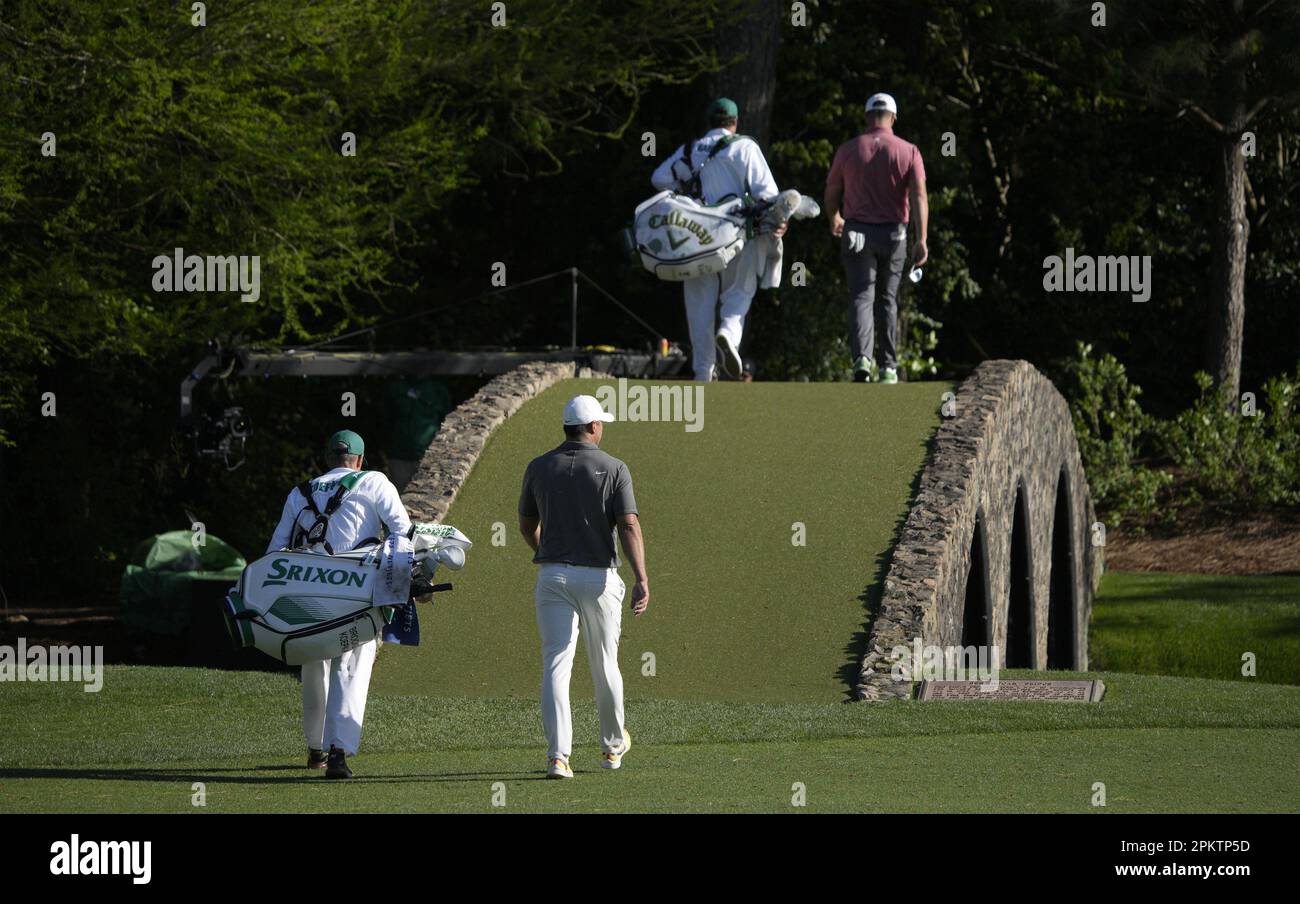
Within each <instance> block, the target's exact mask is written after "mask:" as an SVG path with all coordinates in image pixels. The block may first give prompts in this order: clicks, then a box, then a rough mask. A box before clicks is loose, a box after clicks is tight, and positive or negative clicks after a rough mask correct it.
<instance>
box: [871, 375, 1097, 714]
mask: <svg viewBox="0 0 1300 904" xmlns="http://www.w3.org/2000/svg"><path fill="white" fill-rule="evenodd" d="M940 394H941V393H940V392H939V391H938V390H936V398H935V404H936V405H940V404H942V400H941V399H940V398H939V396H940ZM954 405H955V411H953V410H951V409H950V411H948V412H945V415H947V414H949V413H951V416H945V418H944V420H943V422H942V423H941V424H940V426H939V429H938V431H937V432H936V434H935V438H934V442H933V448H932V451H931V454H930V457H929V459H928V460H927V462H926V465H925V468H924V470H923V471H922V473H921V479H920V486H919V489H918V492H917V494H916V497H915V499H913V501H912V508H911V511H910V512H909V513H908V517H907V520H906V521H905V523H904V525H903V530H902V532H901V534H900V536H899V541H898V544H897V545H896V546H895V547H894V551H893V557H892V559H891V563H890V567H889V571H888V573H887V574H886V576H885V586H884V592H883V594H882V598H881V604H880V607H879V609H878V611H877V612H876V613H875V617H874V618H873V620H872V622H871V625H870V627H869V629H868V641H867V651H866V655H865V657H864V659H863V662H862V667H861V670H860V673H859V679H858V684H857V687H856V689H855V690H856V693H855V696H857V697H858V698H859V699H878V698H881V697H910V696H911V694H912V687H911V683H910V682H895V681H893V680H892V677H891V674H890V673H891V669H892V668H893V666H894V661H895V658H896V657H895V656H894V653H895V651H896V650H897V649H898V648H900V647H901V648H904V649H911V648H912V645H913V644H914V642H915V641H916V640H917V639H920V640H921V642H922V643H923V644H937V645H940V646H957V645H959V644H960V642H961V640H962V635H963V626H964V623H965V613H966V586H967V580H968V577H969V575H970V572H971V568H972V561H971V551H972V549H973V548H975V544H974V537H975V534H976V531H977V529H982V530H983V535H982V537H981V545H982V547H983V550H982V551H983V553H984V555H985V556H986V558H985V559H984V561H983V567H984V569H985V574H986V577H987V587H988V601H989V606H990V611H989V621H988V624H989V628H990V632H989V633H990V634H991V637H990V640H991V642H992V643H993V644H994V645H996V646H998V647H1000V648H1002V649H1003V650H1004V651H1005V650H1007V648H1008V622H1009V621H1010V622H1011V626H1010V627H1011V632H1012V633H1015V632H1021V631H1022V630H1023V627H1024V624H1025V623H1024V612H1025V608H1026V600H1027V606H1028V611H1029V618H1028V623H1029V629H1030V631H1029V638H1028V639H1029V643H1028V653H1029V656H1028V662H1026V663H1024V665H1029V666H1031V667H1033V668H1035V669H1043V668H1047V667H1048V658H1049V657H1048V622H1049V615H1050V611H1049V602H1050V600H1051V599H1052V598H1053V596H1052V593H1051V580H1052V561H1053V558H1054V557H1053V555H1052V554H1051V551H1052V549H1053V546H1052V543H1053V533H1054V525H1055V523H1056V521H1057V520H1058V519H1057V518H1056V517H1055V515H1056V508H1057V503H1058V497H1062V493H1063V494H1064V495H1063V499H1064V502H1063V503H1062V504H1063V505H1064V506H1065V511H1066V512H1067V513H1068V518H1067V519H1066V521H1065V525H1066V526H1065V527H1064V528H1063V529H1062V531H1060V532H1058V533H1056V541H1057V542H1058V543H1059V544H1062V546H1061V548H1062V550H1063V551H1065V552H1068V554H1069V555H1068V558H1069V560H1070V562H1071V563H1072V564H1071V565H1070V567H1069V569H1068V571H1069V575H1068V581H1069V595H1068V596H1067V597H1065V598H1066V599H1068V600H1069V604H1068V605H1069V615H1070V618H1069V619H1068V623H1069V624H1070V625H1071V626H1072V632H1073V635H1072V636H1073V643H1072V650H1071V651H1070V652H1071V659H1072V661H1073V664H1074V667H1075V668H1077V669H1086V668H1087V664H1088V645H1087V639H1088V638H1087V633H1086V628H1087V624H1088V618H1089V616H1090V614H1091V609H1092V594H1093V590H1094V588H1095V587H1096V582H1097V580H1098V579H1099V578H1100V576H1101V568H1102V557H1101V555H1100V553H1101V550H1100V549H1092V548H1090V546H1089V543H1088V537H1089V526H1090V525H1091V524H1092V523H1093V521H1094V520H1095V515H1094V513H1093V507H1092V499H1091V495H1090V493H1089V490H1088V481H1087V478H1086V477H1085V475H1084V472H1083V462H1082V460H1081V459H1080V457H1079V447H1078V443H1077V442H1076V440H1075V436H1074V425H1073V422H1072V420H1071V418H1070V411H1069V407H1068V406H1067V404H1066V402H1065V399H1064V398H1063V397H1062V396H1061V394H1060V393H1059V392H1057V390H1056V387H1055V386H1053V385H1052V383H1051V381H1050V380H1048V379H1047V378H1046V377H1044V376H1043V375H1042V374H1041V373H1039V372H1038V371H1037V370H1036V369H1035V368H1034V367H1033V366H1032V365H1031V364H1029V363H1028V362H1027V361H986V362H984V363H983V364H981V365H980V366H979V367H977V368H976V369H975V372H974V373H973V374H971V376H970V377H969V378H967V379H966V380H965V381H964V382H963V383H962V384H961V386H960V387H959V389H958V390H957V393H956V397H955V399H954ZM1063 488H1064V489H1063ZM1018 507H1019V512H1020V517H1019V520H1020V525H1019V528H1018V527H1017V523H1016V522H1017V509H1018ZM1017 530H1019V532H1020V538H1019V539H1018V540H1017V539H1016V536H1015V535H1016V533H1017ZM1013 541H1014V542H1023V544H1024V545H1023V548H1021V549H1017V550H1016V551H1015V552H1016V555H1015V556H1014V557H1013V550H1012V546H1013ZM1022 553H1023V555H1022ZM1013 558H1015V559H1016V563H1015V564H1016V566H1017V568H1018V570H1019V571H1020V577H1019V580H1021V581H1025V580H1026V579H1025V575H1026V574H1027V575H1028V578H1027V584H1028V586H1027V587H1026V586H1020V587H1016V588H1014V590H1015V592H1014V594H1013V587H1012V584H1013V581H1015V580H1017V578H1015V577H1014V576H1013V573H1012V571H1013V569H1012V561H1011V560H1012V559H1013ZM1057 580H1058V582H1059V581H1064V580H1066V577H1065V576H1063V575H1062V574H1061V572H1060V571H1059V570H1058V573H1057ZM1058 589H1059V588H1058ZM1013 596H1014V599H1015V602H1016V610H1015V612H1014V613H1012V609H1011V606H1012V600H1013ZM1055 598H1056V599H1057V600H1058V604H1057V605H1058V607H1060V606H1062V605H1064V604H1062V603H1061V602H1059V601H1060V600H1061V599H1062V598H1063V597H1062V596H1061V594H1060V593H1058V594H1057V595H1056V597H1055ZM1061 611H1064V610H1062V609H1059V608H1058V614H1059V612H1061ZM1017 616H1019V620H1017ZM1059 636H1060V635H1059V632H1058V635H1057V639H1058V640H1059ZM1016 640H1017V643H1018V645H1019V646H1018V651H1019V652H1020V653H1022V654H1023V653H1024V652H1025V644H1024V637H1023V635H1022V634H1016ZM1058 659H1059V650H1058V654H1057V655H1054V656H1053V657H1052V660H1053V665H1055V664H1056V661H1057V660H1058Z"/></svg>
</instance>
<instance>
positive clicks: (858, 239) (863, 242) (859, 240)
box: [849, 230, 867, 254]
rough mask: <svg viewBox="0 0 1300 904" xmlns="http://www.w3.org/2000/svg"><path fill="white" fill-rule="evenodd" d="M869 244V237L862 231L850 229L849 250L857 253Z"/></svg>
mask: <svg viewBox="0 0 1300 904" xmlns="http://www.w3.org/2000/svg"><path fill="white" fill-rule="evenodd" d="M866 246H867V237H866V236H865V235H863V234H862V233H860V232H854V231H853V230H849V250H850V251H852V252H853V253H854V254H857V253H858V252H859V251H861V250H862V249H863V248H865V247H866Z"/></svg>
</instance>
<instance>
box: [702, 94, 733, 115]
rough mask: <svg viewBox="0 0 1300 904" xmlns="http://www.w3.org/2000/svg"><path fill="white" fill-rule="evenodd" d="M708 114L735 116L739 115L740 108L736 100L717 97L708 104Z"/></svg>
mask: <svg viewBox="0 0 1300 904" xmlns="http://www.w3.org/2000/svg"><path fill="white" fill-rule="evenodd" d="M708 115H709V116H735V117H737V118H739V117H740V108H739V107H737V106H736V102H735V101H734V100H732V99H731V98H729V97H719V98H718V99H717V100H715V101H714V102H713V103H711V104H709V114H708Z"/></svg>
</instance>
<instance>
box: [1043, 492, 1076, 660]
mask: <svg viewBox="0 0 1300 904" xmlns="http://www.w3.org/2000/svg"><path fill="white" fill-rule="evenodd" d="M1075 586H1076V581H1075V560H1074V525H1073V524H1072V523H1071V520H1070V479H1069V474H1067V473H1066V471H1065V469H1064V468H1062V469H1061V476H1060V478H1059V479H1058V480H1057V482H1056V512H1055V514H1054V515H1053V517H1052V579H1051V583H1050V588H1049V591H1048V600H1047V667H1048V668H1049V669H1072V668H1074V649H1075V636H1074V632H1075V624H1074V611H1075V603H1076V600H1075V598H1074V594H1075Z"/></svg>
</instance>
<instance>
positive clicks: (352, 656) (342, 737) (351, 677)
mask: <svg viewBox="0 0 1300 904" xmlns="http://www.w3.org/2000/svg"><path fill="white" fill-rule="evenodd" d="M377 646H378V644H376V643H375V641H374V640H370V641H367V642H366V643H363V644H362V645H361V646H359V647H356V648H354V649H351V650H348V651H347V652H346V653H344V654H342V655H341V656H335V657H334V658H333V659H327V660H323V661H321V662H307V663H304V664H303V667H302V732H303V735H304V736H305V737H306V738H307V746H308V747H312V748H315V749H317V750H329V748H330V747H331V746H334V747H338V748H341V749H342V750H343V752H344V753H346V754H347V755H348V756H352V755H353V754H354V753H356V752H357V750H358V749H360V747H361V723H362V721H363V720H364V719H365V717H366V694H367V693H369V691H370V669H371V667H372V666H373V665H374V664H375V650H376V648H377Z"/></svg>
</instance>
